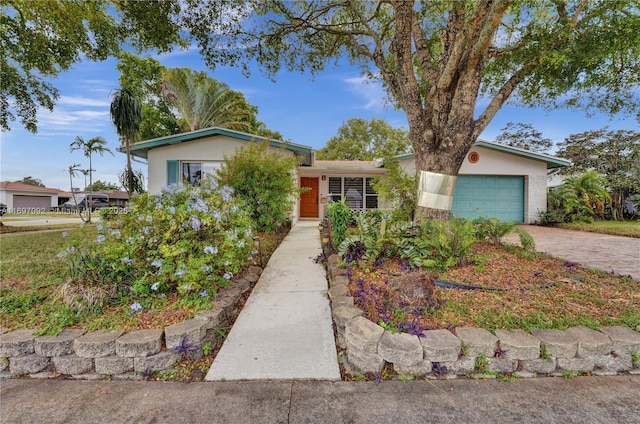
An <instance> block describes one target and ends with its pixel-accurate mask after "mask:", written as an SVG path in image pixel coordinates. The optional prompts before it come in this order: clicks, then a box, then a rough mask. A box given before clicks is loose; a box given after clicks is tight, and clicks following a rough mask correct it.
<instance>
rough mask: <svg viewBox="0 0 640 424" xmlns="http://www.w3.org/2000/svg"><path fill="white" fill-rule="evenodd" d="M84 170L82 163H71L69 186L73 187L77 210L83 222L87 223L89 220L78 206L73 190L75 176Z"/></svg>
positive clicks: (72, 193)
mask: <svg viewBox="0 0 640 424" xmlns="http://www.w3.org/2000/svg"><path fill="white" fill-rule="evenodd" d="M82 171H83V170H82V169H80V164H79V163H74V164H73V165H69V169H68V172H69V187H71V197H73V204H74V205H76V211H78V215H80V219H81V220H82V222H84V223H85V224H86V223H87V221H86V220H85V219H84V217H83V216H82V212H80V209H79V208H78V199H77V198H76V193H75V191H73V177H76V176H77V175H78V172H82Z"/></svg>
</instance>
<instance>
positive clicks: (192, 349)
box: [0, 266, 262, 379]
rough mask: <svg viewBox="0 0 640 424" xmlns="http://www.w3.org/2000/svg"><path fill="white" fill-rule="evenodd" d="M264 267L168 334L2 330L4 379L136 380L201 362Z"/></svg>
mask: <svg viewBox="0 0 640 424" xmlns="http://www.w3.org/2000/svg"><path fill="white" fill-rule="evenodd" d="M261 272H262V269H261V268H259V267H255V266H252V267H250V268H249V272H248V273H247V274H246V275H245V276H244V277H240V278H238V279H237V280H236V281H234V285H233V287H232V288H230V289H223V290H221V291H220V293H219V295H218V297H217V298H216V299H215V301H214V304H213V308H212V309H209V310H203V311H200V312H197V313H196V315H195V317H194V318H193V319H190V320H188V321H184V322H181V323H178V324H174V325H170V326H168V327H166V328H165V329H164V330H162V329H151V330H136V331H131V332H129V333H125V332H124V331H119V330H115V331H95V332H91V333H87V332H86V331H85V330H82V329H65V330H63V331H62V332H61V333H60V334H59V335H57V336H39V337H37V336H34V335H33V334H34V332H35V330H15V331H11V332H8V331H7V330H6V329H0V378H1V377H12V376H20V375H29V376H31V377H34V378H53V377H58V376H60V375H63V376H69V377H72V378H81V379H103V378H107V377H111V378H120V379H124V378H127V379H137V378H141V375H144V374H148V373H149V372H152V371H164V370H168V369H169V368H171V366H172V365H173V364H174V363H176V362H179V361H181V360H183V359H186V358H192V359H200V358H201V357H202V355H203V352H202V347H203V346H204V344H205V343H207V342H211V344H212V345H213V346H215V345H216V341H217V340H216V337H219V335H218V334H217V332H216V330H217V329H220V328H223V327H228V326H229V324H231V323H232V321H233V319H234V317H235V316H236V314H237V312H238V310H237V307H238V302H239V301H240V299H241V298H242V296H243V295H244V294H246V293H248V292H249V291H250V290H251V288H252V287H253V286H254V285H255V283H256V282H257V281H258V278H259V275H260V273H261Z"/></svg>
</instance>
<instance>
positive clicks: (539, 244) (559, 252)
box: [505, 225, 640, 280]
mask: <svg viewBox="0 0 640 424" xmlns="http://www.w3.org/2000/svg"><path fill="white" fill-rule="evenodd" d="M520 227H521V228H522V229H524V230H525V231H526V232H528V233H529V234H531V237H533V239H534V240H535V242H536V249H537V250H539V251H541V252H545V253H548V254H549V255H552V256H556V257H559V258H562V259H565V260H568V261H571V262H577V263H579V264H580V265H582V266H584V267H587V268H595V269H599V270H602V271H606V272H614V273H615V274H622V275H630V276H632V277H633V278H634V279H637V280H640V238H633V237H622V236H610V235H607V234H598V233H587V232H584V231H574V230H565V229H562V228H553V227H541V226H537V225H522V226H520ZM517 240H518V236H517V235H515V234H509V236H508V237H506V238H505V241H507V242H516V241H517Z"/></svg>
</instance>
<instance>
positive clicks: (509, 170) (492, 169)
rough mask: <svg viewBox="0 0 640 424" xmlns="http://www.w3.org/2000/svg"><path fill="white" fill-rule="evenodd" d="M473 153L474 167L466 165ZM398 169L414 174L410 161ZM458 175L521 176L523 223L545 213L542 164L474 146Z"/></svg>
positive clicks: (412, 162)
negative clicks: (522, 183)
mask: <svg viewBox="0 0 640 424" xmlns="http://www.w3.org/2000/svg"><path fill="white" fill-rule="evenodd" d="M473 152H476V153H478V155H479V160H478V162H476V163H471V162H469V155H470V154H471V153H473ZM400 165H401V166H402V167H403V168H404V170H405V171H406V172H407V173H409V174H413V173H415V170H416V166H415V159H414V158H410V159H405V160H403V161H401V162H400ZM459 174H460V175H507V176H524V222H525V223H529V224H532V223H534V222H536V221H538V219H539V215H540V212H542V211H546V210H547V164H546V163H545V162H543V161H540V160H534V159H529V158H525V157H522V156H517V155H513V154H509V153H504V152H499V151H495V150H491V149H487V148H485V147H479V146H474V147H473V148H472V149H471V150H470V151H469V153H468V154H467V157H466V158H465V160H464V163H463V164H462V167H461V168H460V172H459Z"/></svg>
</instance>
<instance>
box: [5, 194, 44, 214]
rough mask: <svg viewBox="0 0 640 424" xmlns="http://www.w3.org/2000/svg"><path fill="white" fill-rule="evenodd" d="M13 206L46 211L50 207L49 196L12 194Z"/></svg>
mask: <svg viewBox="0 0 640 424" xmlns="http://www.w3.org/2000/svg"><path fill="white" fill-rule="evenodd" d="M13 208H14V209H34V210H44V211H48V210H49V209H50V208H51V196H25V195H20V194H14V195H13Z"/></svg>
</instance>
